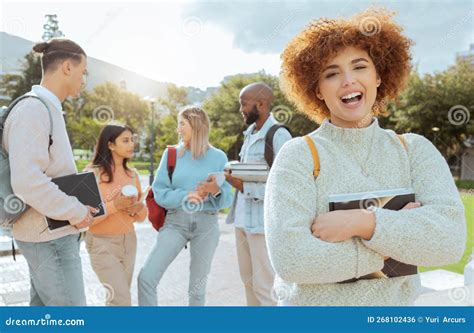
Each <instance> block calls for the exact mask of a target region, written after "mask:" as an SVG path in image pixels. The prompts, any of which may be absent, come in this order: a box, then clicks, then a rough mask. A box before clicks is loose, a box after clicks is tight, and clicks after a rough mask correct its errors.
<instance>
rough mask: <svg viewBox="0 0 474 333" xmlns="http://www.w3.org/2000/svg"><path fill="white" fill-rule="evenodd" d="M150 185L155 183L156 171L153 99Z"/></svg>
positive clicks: (153, 106) (153, 105)
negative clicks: (154, 175)
mask: <svg viewBox="0 0 474 333" xmlns="http://www.w3.org/2000/svg"><path fill="white" fill-rule="evenodd" d="M150 140H151V142H150V186H151V184H153V172H154V171H155V163H154V162H155V102H154V101H153V100H151V128H150Z"/></svg>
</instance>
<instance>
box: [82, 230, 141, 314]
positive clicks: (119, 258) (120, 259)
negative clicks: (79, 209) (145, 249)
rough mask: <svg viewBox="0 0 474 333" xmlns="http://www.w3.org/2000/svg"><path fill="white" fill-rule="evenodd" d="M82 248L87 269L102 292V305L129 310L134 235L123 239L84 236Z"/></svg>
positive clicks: (120, 236) (118, 237) (134, 251)
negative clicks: (96, 278)
mask: <svg viewBox="0 0 474 333" xmlns="http://www.w3.org/2000/svg"><path fill="white" fill-rule="evenodd" d="M86 248H87V251H88V252H89V256H90V259H91V265H92V269H93V270H94V272H95V273H96V274H97V277H98V278H99V280H100V282H101V283H102V285H103V286H104V288H105V289H106V297H105V304H106V305H114V306H131V305H132V297H131V293H130V287H131V284H132V277H133V269H134V267H135V256H136V253H137V236H136V235H135V231H132V232H130V233H128V234H125V235H107V236H106V235H96V234H92V233H90V232H88V233H87V235H86Z"/></svg>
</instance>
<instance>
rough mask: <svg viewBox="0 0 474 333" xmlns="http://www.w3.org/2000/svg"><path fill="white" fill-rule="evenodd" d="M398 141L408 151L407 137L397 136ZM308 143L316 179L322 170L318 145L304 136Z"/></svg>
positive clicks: (307, 136)
mask: <svg viewBox="0 0 474 333" xmlns="http://www.w3.org/2000/svg"><path fill="white" fill-rule="evenodd" d="M397 137H398V139H399V140H400V142H401V143H402V145H403V147H404V148H405V150H408V145H407V142H406V140H405V137H404V136H403V135H401V134H397ZM304 138H305V140H306V143H307V144H308V146H309V149H310V150H311V155H312V156H313V165H314V170H313V175H314V177H317V176H318V175H319V171H320V169H321V167H320V165H319V154H318V149H317V148H316V145H315V144H314V141H313V139H311V137H310V136H309V135H305V136H304Z"/></svg>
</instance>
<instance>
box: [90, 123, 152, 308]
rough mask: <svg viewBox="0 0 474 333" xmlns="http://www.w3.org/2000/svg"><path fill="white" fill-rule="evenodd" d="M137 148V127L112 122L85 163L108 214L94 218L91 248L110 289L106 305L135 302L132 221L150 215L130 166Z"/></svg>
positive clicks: (97, 270) (94, 264)
mask: <svg viewBox="0 0 474 333" xmlns="http://www.w3.org/2000/svg"><path fill="white" fill-rule="evenodd" d="M133 151H134V136H133V131H132V130H131V129H130V128H129V127H127V126H120V125H107V126H105V127H104V128H103V129H102V132H101V133H100V136H99V141H98V143H97V146H96V149H95V156H94V159H93V161H92V163H91V164H90V165H89V166H88V167H87V168H86V171H93V172H94V173H95V174H96V178H97V180H98V183H99V190H100V192H101V196H102V200H103V202H104V203H105V213H106V215H105V216H101V217H99V218H96V219H94V222H93V223H92V225H91V227H90V228H89V231H88V232H87V235H86V247H87V251H88V252H89V256H90V259H91V265H92V268H93V270H94V272H95V273H96V274H97V276H98V277H99V280H100V282H101V283H102V285H103V286H104V288H105V289H106V304H107V305H117V306H131V305H132V299H131V294H130V286H131V282H132V276H133V270H134V267H135V256H136V252H137V237H136V235H135V229H134V226H133V224H134V223H135V222H142V221H143V220H145V218H146V216H147V208H146V206H145V205H144V204H143V202H141V201H140V200H139V198H141V197H142V193H141V192H142V189H141V186H140V179H139V176H138V173H137V171H136V170H135V169H130V168H129V167H128V161H129V160H130V159H131V158H132V157H133Z"/></svg>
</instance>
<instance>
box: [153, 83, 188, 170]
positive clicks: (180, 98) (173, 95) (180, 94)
mask: <svg viewBox="0 0 474 333" xmlns="http://www.w3.org/2000/svg"><path fill="white" fill-rule="evenodd" d="M188 103H189V101H188V96H187V92H186V89H185V88H182V87H177V86H176V85H174V84H172V83H170V84H168V85H167V87H166V96H165V97H163V98H158V100H157V104H156V108H157V110H155V112H157V114H161V112H162V111H166V112H167V113H168V114H167V115H165V116H159V117H158V118H159V120H158V121H157V124H156V127H155V129H154V130H155V140H156V141H155V161H159V160H160V159H161V156H162V155H163V152H164V150H165V148H166V146H167V145H172V144H176V143H177V142H178V133H177V132H176V128H177V127H178V120H177V117H178V112H179V110H180V109H181V108H182V107H184V106H185V105H187V104H188ZM148 138H150V135H149V136H148ZM149 142H150V141H149V140H148V141H147V151H148V152H149V149H148V147H149Z"/></svg>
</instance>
